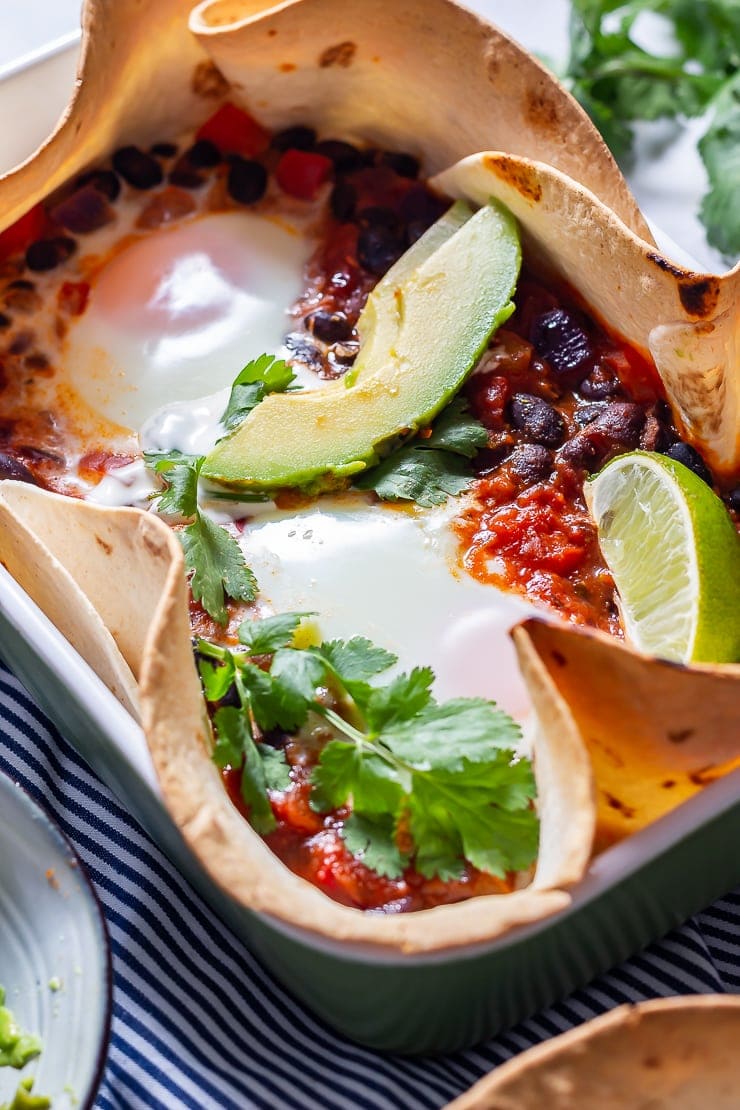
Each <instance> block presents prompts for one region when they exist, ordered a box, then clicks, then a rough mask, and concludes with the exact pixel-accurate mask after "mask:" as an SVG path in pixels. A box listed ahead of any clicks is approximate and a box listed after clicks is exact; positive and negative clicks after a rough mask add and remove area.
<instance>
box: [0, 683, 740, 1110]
mask: <svg viewBox="0 0 740 1110" xmlns="http://www.w3.org/2000/svg"><path fill="white" fill-rule="evenodd" d="M0 737H1V738H0V767H2V769H3V770H4V771H6V772H7V773H9V774H10V775H11V776H12V777H13V778H15V779H16V780H18V781H20V782H21V783H22V785H23V786H24V787H25V788H26V789H27V790H28V791H29V792H30V793H31V794H32V795H33V796H34V797H36V798H37V799H38V800H39V801H40V802H42V804H44V805H45V806H46V807H47V809H49V810H50V811H51V813H52V814H53V816H54V817H55V818H56V820H57V821H58V822H59V824H60V825H61V827H62V828H63V830H64V831H65V833H66V834H67V836H68V837H69V838H70V840H71V841H72V842H73V843H74V845H75V846H76V848H77V850H78V852H79V853H80V856H81V857H82V859H83V860H84V862H85V864H86V865H87V867H88V870H89V872H90V874H91V876H92V879H93V882H94V883H95V886H96V888H97V891H98V894H99V896H100V899H101V901H102V903H103V906H104V909H105V913H106V916H107V919H108V925H109V929H110V935H111V942H112V946H113V962H114V977H115V982H114V995H113V1028H112V1039H111V1046H110V1054H109V1058H108V1065H107V1069H106V1072H105V1076H104V1079H103V1082H102V1085H101V1088H100V1092H99V1094H98V1099H97V1102H96V1107H97V1108H99V1110H179V1108H181V1107H188V1108H191V1107H192V1108H193V1110H252V1108H264V1110H283V1108H285V1110H314V1108H321V1110H324V1108H326V1110H400V1108H403V1110H427V1108H429V1110H433V1108H438V1107H441V1106H443V1105H444V1104H445V1103H446V1102H447V1101H448V1100H449V1099H450V1098H452V1097H454V1096H455V1095H457V1094H459V1093H460V1092H461V1091H463V1090H464V1089H466V1088H467V1087H468V1086H470V1084H471V1083H473V1082H474V1081H475V1080H476V1079H478V1078H479V1077H480V1076H481V1075H482V1074H484V1072H487V1071H489V1070H490V1069H491V1068H492V1067H493V1066H494V1065H495V1064H498V1063H500V1062H502V1061H503V1060H505V1059H507V1058H508V1057H509V1056H512V1055H513V1054H515V1053H517V1052H520V1051H522V1050H523V1049H525V1048H528V1047H530V1046H531V1045H533V1044H536V1043H537V1042H538V1041H540V1040H542V1039H544V1038H546V1037H550V1036H552V1035H554V1034H557V1033H560V1032H563V1031H564V1030H566V1029H569V1028H570V1027H571V1026H573V1025H576V1024H578V1023H579V1022H582V1021H584V1020H586V1019H588V1018H591V1017H594V1016H596V1015H597V1014H600V1013H602V1012H603V1011H604V1010H607V1009H609V1008H610V1007H612V1006H615V1005H617V1004H618V1003H620V1002H626V1001H638V1000H641V999H645V998H652V997H656V996H662V995H671V994H688V993H697V992H707V991H733V992H740V892H737V893H735V894H733V895H730V896H728V897H727V898H725V899H723V900H722V901H720V902H718V903H717V904H716V905H715V906H713V907H712V908H711V909H709V910H707V911H706V912H705V913H703V914H700V915H699V916H697V917H696V918H694V919H693V920H692V921H690V922H689V923H688V924H687V925H685V926H684V927H683V928H682V929H679V930H677V931H676V932H674V933H672V934H671V935H670V936H669V937H668V938H666V939H665V940H664V941H662V942H661V943H659V944H655V945H653V946H652V947H651V948H650V949H649V950H648V951H646V952H645V953H644V954H643V955H641V956H638V957H636V958H635V959H633V960H630V961H629V962H628V963H626V964H624V965H623V966H622V967H620V968H618V969H616V970H615V971H613V972H611V973H610V974H609V975H605V976H603V977H601V978H600V979H598V980H597V981H595V982H594V983H592V984H591V985H590V986H589V987H588V988H587V989H585V990H582V991H578V992H577V993H576V994H574V995H572V996H571V997H570V998H568V999H567V1000H566V1001H564V1002H562V1003H560V1004H559V1005H557V1006H553V1007H552V1008H551V1009H549V1010H547V1011H545V1012H543V1013H541V1014H539V1015H538V1016H537V1017H535V1018H532V1019H530V1020H529V1021H526V1022H523V1023H522V1024H521V1025H519V1026H518V1027H517V1028H516V1029H513V1030H512V1031H511V1032H509V1033H507V1034H505V1035H504V1036H502V1037H499V1038H497V1039H496V1040H494V1041H491V1042H489V1043H488V1044H486V1045H484V1046H483V1047H481V1048H478V1049H474V1050H471V1051H468V1052H463V1053H459V1054H457V1055H455V1056H449V1057H445V1058H439V1059H434V1060H407V1059H398V1058H393V1057H383V1056H380V1055H377V1054H375V1053H373V1052H370V1051H368V1050H366V1049H362V1048H358V1047H357V1046H356V1045H353V1044H351V1043H349V1042H348V1041H345V1040H344V1039H342V1038H341V1037H340V1036H338V1035H337V1034H336V1033H333V1032H332V1031H331V1030H329V1029H328V1028H326V1027H325V1026H324V1025H323V1024H322V1023H321V1022H319V1021H318V1020H317V1019H316V1018H314V1017H313V1016H312V1015H311V1014H310V1013H309V1012H308V1011H306V1010H304V1009H303V1008H302V1007H301V1006H300V1005H299V1004H298V1003H296V1002H295V1001H294V1000H293V999H291V998H290V997H289V996H288V995H287V994H286V993H285V992H284V991H283V990H282V988H281V987H280V986H278V985H277V984H276V983H275V982H273V980H272V979H271V977H270V975H269V974H268V973H267V972H266V971H264V970H263V969H262V968H261V967H260V966H259V964H258V963H257V962H256V961H255V960H254V959H253V957H252V956H251V955H250V953H249V952H248V951H247V950H246V949H245V948H244V946H243V945H242V944H241V943H240V942H238V941H237V940H236V939H235V938H234V937H233V936H232V934H231V933H230V932H229V931H228V929H227V928H226V927H225V926H224V925H222V924H221V922H220V921H219V920H218V919H217V918H216V917H215V916H214V915H213V914H212V913H211V911H210V910H209V909H208V907H207V906H206V905H204V903H203V902H202V901H201V900H200V899H199V898H198V896H197V895H196V894H195V893H194V892H193V891H192V890H191V889H190V888H189V886H188V885H187V883H186V882H185V881H184V880H183V879H182V878H180V876H179V875H178V873H177V872H176V871H175V870H174V869H173V868H172V867H171V865H170V864H169V863H168V861H167V860H166V859H165V858H164V856H163V855H162V854H161V852H159V851H158V849H157V848H156V847H155V845H154V844H153V843H152V842H151V841H150V840H149V839H148V838H147V837H146V836H145V835H144V834H143V833H142V832H141V830H140V829H139V827H138V826H137V825H136V824H135V823H134V822H133V821H132V819H131V818H130V817H129V816H128V815H127V814H126V812H125V811H124V810H123V809H122V808H121V806H120V805H119V804H118V803H117V802H116V800H115V799H114V798H113V797H112V795H111V794H110V793H109V791H108V790H107V789H106V787H105V786H103V785H102V784H101V782H100V781H99V780H98V779H97V778H96V777H95V776H94V775H93V774H92V773H91V772H90V771H89V770H88V768H87V766H86V764H84V763H83V762H82V760H81V759H80V758H79V757H78V756H77V755H76V754H75V752H74V751H73V750H72V748H70V746H69V745H68V744H67V743H66V742H65V741H64V740H63V739H62V738H61V737H60V736H59V734H58V733H57V732H56V731H55V730H54V729H53V728H52V727H51V725H50V724H49V723H48V721H47V720H46V719H45V717H44V716H43V714H42V713H41V712H40V710H39V709H37V707H36V706H35V704H34V703H33V701H32V700H31V698H30V697H29V695H28V694H27V693H26V692H25V690H24V689H23V687H22V686H21V684H20V683H19V682H18V681H17V679H15V678H14V677H13V675H11V674H10V673H9V672H8V671H6V670H5V669H2V668H0Z"/></svg>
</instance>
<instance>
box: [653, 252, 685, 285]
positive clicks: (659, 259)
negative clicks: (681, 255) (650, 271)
mask: <svg viewBox="0 0 740 1110" xmlns="http://www.w3.org/2000/svg"><path fill="white" fill-rule="evenodd" d="M647 258H648V260H649V261H650V262H653V263H654V264H655V265H656V266H657V267H658V269H659V270H663V272H664V273H666V274H672V275H673V277H675V278H679V279H680V278H684V277H686V271H685V270H682V269H681V267H680V266H675V265H674V264H673V262H670V261H669V260H668V259H667V258H664V257H663V255H662V254H654V253H653V252H652V251H650V252H649V253H648V255H647Z"/></svg>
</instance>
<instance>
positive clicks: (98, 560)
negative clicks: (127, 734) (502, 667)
mask: <svg viewBox="0 0 740 1110" xmlns="http://www.w3.org/2000/svg"><path fill="white" fill-rule="evenodd" d="M187 15H188V5H187V4H184V3H182V2H181V0H158V3H157V4H156V5H155V4H147V5H142V4H141V3H140V2H139V0H103V2H99V3H90V4H88V6H87V7H86V9H85V16H84V21H85V34H84V37H83V66H82V75H81V83H80V86H79V90H78V94H77V97H76V99H75V100H74V102H73V104H72V105H71V107H70V109H69V111H68V113H67V115H66V117H65V119H64V120H63V122H62V124H61V126H60V128H59V129H58V131H57V132H56V134H55V135H54V136H53V137H52V138H51V139H50V140H49V142H48V143H47V144H45V145H44V146H43V147H42V148H41V150H40V151H39V152H38V153H37V155H36V156H34V157H33V158H32V159H30V160H29V161H28V162H27V163H26V164H25V165H24V166H22V167H20V168H19V169H18V170H17V171H15V172H13V173H11V174H10V175H8V176H6V178H5V179H4V180H2V181H0V212H2V217H1V218H0V220H1V223H2V226H6V225H7V224H10V223H12V222H13V221H14V220H15V219H16V218H17V217H18V216H20V215H21V214H22V213H23V212H24V211H25V210H26V209H27V208H28V207H29V206H30V205H31V204H33V203H35V202H36V201H38V200H40V199H42V198H43V197H44V196H46V195H47V194H48V193H49V192H50V191H53V190H54V189H56V188H57V187H58V186H60V185H61V184H63V182H64V181H66V180H67V179H68V178H70V177H72V176H74V174H75V173H77V172H78V171H81V170H83V169H85V168H87V167H88V166H89V165H90V164H91V163H92V162H94V161H96V160H98V159H100V158H102V157H104V156H105V155H106V154H108V153H109V152H110V151H111V150H112V149H113V148H115V147H116V146H119V145H122V144H123V143H126V142H131V141H136V142H138V143H140V144H142V145H146V144H147V143H148V142H151V141H154V140H155V139H161V138H163V137H168V136H169V135H171V134H173V133H176V132H177V131H179V130H180V129H185V128H187V127H188V126H192V125H193V124H195V123H197V122H199V121H200V120H202V119H203V118H204V117H205V116H206V115H207V114H208V112H209V111H210V110H212V108H213V107H214V105H215V104H217V103H218V101H219V98H223V97H224V96H225V95H226V92H227V87H226V85H225V82H224V80H223V78H222V77H221V76H220V75H219V71H218V70H216V69H214V67H213V62H212V59H213V58H215V59H216V61H217V62H218V66H219V67H220V68H221V69H223V70H224V72H225V73H226V75H227V77H228V78H229V80H230V81H231V82H233V86H232V88H231V90H230V95H231V97H232V98H235V99H240V100H241V101H242V102H244V103H246V105H247V106H248V107H249V109H250V110H251V111H253V112H254V114H255V115H257V116H258V117H261V118H262V119H263V120H264V121H265V122H266V123H270V124H272V125H284V124H288V123H290V122H294V121H296V120H298V119H301V120H304V121H309V122H311V121H314V122H317V123H319V124H320V125H323V126H325V127H326V128H327V129H328V128H329V127H330V126H331V127H332V129H334V128H336V129H338V130H339V131H341V132H343V133H344V134H348V133H352V134H357V135H359V136H361V137H365V138H368V139H371V138H372V139H375V140H376V141H383V142H387V143H388V144H389V145H392V146H393V147H396V148H398V147H406V148H408V149H411V150H413V151H414V152H416V153H419V154H421V155H422V156H424V157H425V159H426V161H427V162H428V168H431V169H437V168H441V165H442V163H443V162H447V161H449V160H451V159H454V158H459V157H460V156H462V155H465V154H466V153H469V152H470V151H471V150H474V149H476V148H480V147H481V146H483V145H499V146H506V145H507V144H508V145H510V147H511V149H513V150H515V151H517V152H518V153H519V154H521V155H525V156H529V157H533V158H547V159H549V160H550V161H551V162H552V163H554V164H555V165H559V166H560V167H561V168H563V169H567V170H568V171H569V172H570V173H571V174H575V175H576V176H577V177H581V179H582V180H583V181H585V182H586V183H587V184H588V185H589V187H590V188H591V189H592V190H593V191H594V192H595V193H596V194H598V195H599V196H600V197H602V199H604V200H605V201H606V202H607V203H609V204H611V205H612V206H613V207H614V209H615V210H616V211H618V212H619V214H620V217H621V220H622V221H623V223H620V224H619V225H618V226H617V225H612V224H611V223H610V224H608V226H607V225H605V226H604V229H603V230H604V234H606V233H607V232H608V233H609V234H612V233H615V234H619V235H623V234H624V231H623V227H624V228H627V229H631V230H630V231H628V234H632V233H634V234H636V235H640V236H642V237H643V238H644V239H645V241H646V242H649V232H648V231H647V229H646V227H645V224H644V221H643V220H642V218H641V217H640V215H639V213H638V212H637V210H636V208H635V206H634V202H633V200H632V198H631V197H630V196H629V193H628V192H627V189H626V186H625V185H624V182H623V181H622V179H621V176H620V175H619V173H618V171H617V169H616V167H615V165H614V163H613V161H612V159H611V156H610V155H609V154H608V152H607V151H606V149H605V147H604V146H603V143H602V142H601V140H600V139H599V138H598V136H597V134H596V132H595V131H594V130H593V128H592V127H591V125H590V124H589V123H588V121H587V120H586V117H585V116H584V115H583V113H582V112H581V111H580V109H579V108H577V106H576V105H575V104H574V102H573V101H572V100H571V99H570V98H569V97H568V95H567V94H566V93H565V92H564V91H563V90H562V89H561V88H560V87H559V86H558V85H557V84H556V83H555V82H554V81H553V79H552V78H551V77H549V76H548V75H547V74H546V72H545V71H544V70H543V69H542V68H541V67H540V66H539V64H538V63H536V62H535V61H534V60H533V59H531V58H530V57H529V56H528V55H526V54H525V53H524V52H522V51H521V50H520V49H519V48H518V47H515V46H514V45H513V44H512V43H511V42H510V41H509V40H508V39H506V38H505V37H504V36H502V35H501V34H500V33H498V32H496V31H495V30H493V29H492V28H489V27H487V26H486V25H485V24H484V23H482V22H481V21H480V20H478V19H477V18H476V17H474V16H471V15H470V14H469V13H467V12H465V11H464V9H461V8H458V7H457V6H455V5H453V4H450V3H448V2H446V0H416V2H413V0H412V2H410V3H408V4H405V5H399V4H388V3H385V2H382V3H377V2H372V3H371V2H370V0H364V2H361V0H346V2H344V3H342V4H334V3H330V2H329V0H311V2H310V3H309V0H302V2H301V3H300V4H287V5H280V6H278V7H270V8H266V7H265V6H264V5H256V4H244V3H240V4H235V3H229V4H224V3H221V2H220V0H219V2H218V3H216V4H212V5H209V6H207V7H201V8H199V9H198V11H197V12H196V13H195V14H194V15H193V18H192V27H193V29H194V31H195V33H196V34H193V33H192V32H191V31H190V30H188V27H187ZM329 16H331V19H332V20H333V22H331V21H328V19H329ZM253 17H254V18H253ZM234 21H236V22H234ZM291 28H293V30H291ZM327 28H328V30H327ZM273 32H274V33H273ZM340 32H341V34H340ZM337 35H339V37H337ZM291 36H292V37H291ZM287 47H289V48H290V52H289V53H286V48H287ZM271 67H272V69H271ZM273 71H274V72H273ZM369 74H372V79H370V77H369ZM417 81H418V82H421V83H420V84H418V85H417ZM414 88H418V89H421V90H422V92H421V93H414V91H413V90H414ZM268 90H269V93H270V96H269V106H268V104H267V103H266V99H265V98H266V93H267V91H268ZM432 93H434V95H433V96H432ZM371 94H372V95H371ZM502 105H503V107H502ZM430 106H432V107H434V109H435V110H433V111H432V110H430ZM353 127H355V128H356V129H357V130H356V131H352V128H353ZM562 187H563V188H564V189H571V188H574V187H575V186H574V185H573V183H572V182H568V180H567V179H565V178H563V179H562ZM600 212H601V210H600V209H597V219H601V218H602V216H601V215H598V213H600ZM597 226H600V225H597ZM646 249H647V248H646ZM587 292H590V291H587ZM0 510H1V514H2V516H3V519H4V521H5V522H6V523H7V536H6V538H5V540H2V541H0V557H1V558H3V559H5V560H7V562H8V565H9V567H10V569H11V571H12V572H13V573H14V574H16V575H17V576H18V578H19V580H20V581H21V582H22V584H23V586H24V588H25V589H26V590H27V591H28V592H29V594H30V595H31V596H32V597H33V598H34V599H35V600H37V602H38V603H39V604H40V605H41V606H42V608H44V610H45V612H47V614H48V615H49V616H50V617H51V619H52V620H54V621H55V623H57V624H58V625H59V627H61V628H62V630H63V631H64V632H65V634H66V635H67V636H68V638H69V639H70V641H71V642H72V643H73V644H75V646H76V647H77V648H78V650H80V652H81V653H82V654H83V655H84V657H85V658H86V659H87V660H88V662H90V663H91V665H92V666H93V667H95V669H97V670H98V671H99V673H101V675H102V676H103V677H104V679H105V681H107V682H108V684H109V685H110V686H111V688H112V689H114V690H115V692H116V693H117V694H118V696H119V697H120V698H121V700H122V701H124V704H128V705H129V708H131V709H132V712H135V713H139V714H140V717H141V720H142V724H143V728H144V731H145V733H146V735H147V739H148V742H149V745H150V749H151V752H152V756H153V759H154V762H155V765H156V768H157V771H158V773H159V777H160V782H161V786H162V792H163V796H164V799H165V801H166V804H167V806H168V808H169V810H170V812H171V813H172V815H173V817H174V818H175V820H176V821H177V822H178V824H179V826H180V828H181V829H182V831H183V834H184V836H185V837H186V839H187V840H188V842H189V843H190V845H191V847H192V849H193V851H194V852H195V853H196V854H197V855H198V856H199V857H200V859H201V861H202V862H203V864H204V866H205V867H206V868H207V869H208V870H209V871H210V873H211V875H212V876H213V877H214V879H215V880H216V881H217V882H219V883H220V884H221V885H222V886H223V887H224V889H226V890H227V891H228V892H229V893H230V894H231V895H232V896H233V897H234V898H236V899H237V900H238V901H240V902H241V903H242V904H243V905H245V906H248V907H250V908H252V909H254V910H257V911H261V912H264V913H268V914H271V915H273V916H274V917H276V918H279V919H281V920H282V921H284V922H286V923H289V924H292V925H294V926H296V927H299V928H302V929H305V930H309V931H313V932H315V933H319V934H324V935H326V936H327V937H331V938H333V939H336V940H347V941H356V942H362V943H368V944H373V945H379V946H387V947H390V948H395V949H400V950H403V951H407V952H424V951H433V950H437V949H442V948H446V947H454V946H457V945H460V944H467V943H470V942H473V941H482V940H490V939H492V938H494V937H496V936H500V935H502V934H504V933H506V932H508V931H509V930H511V929H513V928H516V927H517V926H520V925H526V924H527V923H529V922H532V921H537V920H540V919H542V918H544V917H546V916H548V915H550V914H553V913H555V912H557V911H558V910H561V909H564V908H566V907H567V906H568V904H569V902H570V896H569V894H568V888H569V886H570V885H571V884H572V883H574V882H575V881H577V880H578V878H579V877H580V876H581V875H582V874H583V873H584V871H585V869H586V867H587V864H588V860H589V858H590V854H591V848H592V840H593V832H594V824H595V795H594V788H593V782H592V774H591V769H590V762H589V760H588V757H587V749H586V742H585V739H584V737H583V735H582V734H581V732H580V729H579V727H578V724H577V722H576V720H575V718H574V715H573V713H572V712H571V709H570V708H569V705H568V703H567V701H566V699H565V698H564V696H563V694H562V693H561V691H560V688H559V687H558V685H557V683H556V682H555V681H554V680H553V677H552V675H551V674H550V672H549V670H548V667H547V665H546V660H545V659H544V657H543V656H541V654H540V653H539V652H538V651H537V649H536V648H535V647H534V645H529V644H528V642H527V640H526V637H527V635H528V634H527V632H526V631H525V632H524V633H522V634H521V636H520V638H519V650H520V655H521V658H522V665H523V669H524V673H525V677H526V678H527V681H528V683H529V686H530V690H531V693H532V698H533V701H534V704H535V706H536V709H537V713H538V717H539V728H538V729H537V734H536V742H535V751H534V757H535V770H536V774H537V779H538V789H539V794H540V799H541V801H540V805H541V818H542V851H541V852H540V856H539V860H538V865H537V869H536V872H535V875H534V878H533V881H532V884H531V886H530V887H529V888H527V889H523V890H519V891H517V892H515V893H513V894H510V895H503V896H489V897H486V898H478V899H473V900H470V901H468V902H465V903H461V904H459V905H456V906H443V907H438V908H436V909H432V910H426V911H423V912H420V913H416V914H408V915H399V916H395V917H393V916H391V917H382V916H367V915H364V914H362V913H361V912H359V911H356V910H353V909H349V908H347V907H344V906H340V905H339V904H337V903H335V902H333V901H332V900H330V899H328V898H327V897H326V896H324V895H323V894H322V893H321V892H320V891H318V890H317V889H316V888H314V887H312V886H310V885H309V884H307V883H305V882H304V881H303V880H301V879H299V878H298V877H297V876H295V875H294V874H292V873H291V872H290V871H289V870H288V869H287V868H286V867H285V866H284V865H283V864H282V863H281V862H280V861H279V860H278V859H277V858H276V857H275V856H274V855H273V854H272V853H271V852H270V850H269V849H268V848H267V846H266V845H265V844H264V842H263V841H262V840H261V839H260V838H259V837H258V836H257V835H256V834H255V833H254V832H253V830H252V829H251V828H250V827H249V825H248V823H247V822H246V821H244V820H243V819H242V818H241V816H240V815H239V814H238V813H237V811H236V810H235V809H234V807H233V806H232V805H231V803H230V802H229V800H228V798H227V796H226V793H225V791H224V789H223V785H222V782H221V779H220V775H219V773H218V771H217V769H216V767H215V765H214V764H213V762H212V760H211V758H210V736H209V730H208V725H207V721H206V719H205V715H204V705H203V700H202V697H201V694H200V689H199V682H198V677H197V674H196V671H195V667H194V664H193V658H192V651H191V646H190V630H189V623H188V606H187V590H186V584H185V578H184V571H183V560H182V553H181V551H180V547H179V544H178V543H177V540H176V537H174V535H173V534H172V533H171V531H170V530H169V529H168V527H167V526H166V525H165V524H164V523H163V522H162V521H160V520H158V519H156V518H155V517H153V516H152V515H150V514H145V513H140V512H138V511H136V510H131V509H109V508H103V507H100V506H95V505H90V504H85V503H83V502H80V501H70V500H64V499H61V498H58V497H56V495H53V494H47V493H43V492H41V491H39V490H37V489H34V488H32V487H28V486H19V485H18V484H16V483H10V482H9V483H4V484H3V486H2V497H1V498H0ZM26 555H27V556H28V558H26ZM132 679H133V681H134V682H135V684H136V688H135V689H134V688H132V685H131V683H132Z"/></svg>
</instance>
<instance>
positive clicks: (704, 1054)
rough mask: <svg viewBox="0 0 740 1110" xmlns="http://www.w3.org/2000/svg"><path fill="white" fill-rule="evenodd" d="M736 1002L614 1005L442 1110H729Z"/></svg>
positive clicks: (737, 1031) (728, 998)
mask: <svg viewBox="0 0 740 1110" xmlns="http://www.w3.org/2000/svg"><path fill="white" fill-rule="evenodd" d="M738 1041H740V996H738V995H716V994H714V995H699V996H695V997H691V998H661V999H656V1000H655V1001H651V1002H641V1003H639V1004H638V1005H636V1006H630V1005H628V1006H618V1007H617V1008H616V1009H615V1010H612V1011H611V1012H609V1013H607V1014H604V1015H603V1016H602V1017H598V1018H595V1019H594V1020H593V1021H587V1022H586V1023H585V1024H584V1025H580V1026H578V1027H577V1028H576V1029H571V1030H570V1031H569V1032H568V1033H563V1034H562V1035H561V1036H559V1037H554V1038H553V1039H552V1040H550V1041H546V1042H545V1043H544V1044H540V1045H537V1046H536V1047H535V1048H530V1049H529V1050H528V1051H527V1052H524V1053H522V1054H521V1055H520V1056H516V1057H515V1058H514V1059H513V1060H507V1062H506V1063H505V1064H502V1065H501V1066H500V1067H498V1068H497V1069H496V1070H495V1071H494V1072H491V1074H490V1075H487V1076H486V1077H485V1078H484V1079H481V1080H480V1081H479V1082H478V1083H476V1084H475V1086H473V1087H472V1088H471V1089H470V1090H469V1091H467V1092H466V1093H465V1094H463V1095H461V1096H460V1097H459V1098H457V1099H455V1100H454V1101H453V1102H451V1103H449V1104H448V1106H447V1110H542V1107H547V1108H548V1110H574V1108H581V1110H597V1108H598V1110H625V1107H631V1108H633V1110H640V1108H643V1110H648V1108H649V1110H706V1108H707V1107H711V1108H712V1110H736V1107H737V1105H738V1067H737V1046H738Z"/></svg>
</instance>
